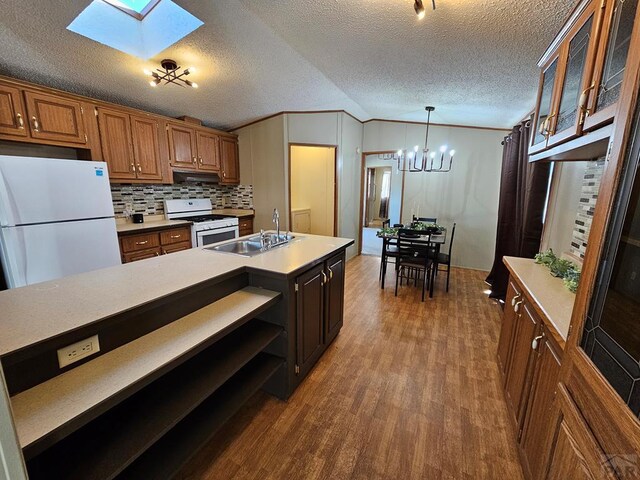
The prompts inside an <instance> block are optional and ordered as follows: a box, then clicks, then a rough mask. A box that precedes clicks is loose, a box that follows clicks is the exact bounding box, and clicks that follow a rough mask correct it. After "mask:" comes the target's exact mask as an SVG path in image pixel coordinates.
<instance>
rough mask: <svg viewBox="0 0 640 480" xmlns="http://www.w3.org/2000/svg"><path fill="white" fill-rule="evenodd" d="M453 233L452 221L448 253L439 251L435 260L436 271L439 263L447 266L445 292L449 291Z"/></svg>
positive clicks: (454, 232) (454, 228)
mask: <svg viewBox="0 0 640 480" xmlns="http://www.w3.org/2000/svg"><path fill="white" fill-rule="evenodd" d="M455 234H456V224H455V223H454V224H453V228H452V229H451V239H450V240H449V253H439V254H438V259H437V260H436V272H437V271H438V270H439V269H440V265H445V266H446V267H447V270H446V272H447V288H446V291H447V292H448V291H449V276H450V275H451V250H452V249H453V237H454V235H455ZM443 271H444V270H443Z"/></svg>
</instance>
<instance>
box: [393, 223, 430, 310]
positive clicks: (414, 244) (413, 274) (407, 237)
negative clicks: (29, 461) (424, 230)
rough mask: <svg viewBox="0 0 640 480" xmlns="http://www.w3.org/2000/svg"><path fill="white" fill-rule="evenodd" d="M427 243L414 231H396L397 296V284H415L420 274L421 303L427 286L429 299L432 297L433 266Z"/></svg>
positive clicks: (396, 293)
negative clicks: (405, 281) (404, 281)
mask: <svg viewBox="0 0 640 480" xmlns="http://www.w3.org/2000/svg"><path fill="white" fill-rule="evenodd" d="M429 245H430V244H429V242H428V241H424V240H421V239H420V237H419V236H418V235H417V234H416V231H415V230H410V229H405V228H401V229H400V230H398V257H397V258H396V289H395V296H396V297H397V296H398V284H401V283H402V280H403V279H405V280H407V284H409V283H410V282H411V280H413V282H414V285H416V284H417V282H418V279H419V278H420V274H422V301H423V302H424V294H425V291H426V288H427V286H429V298H431V297H433V272H434V271H433V266H434V262H433V260H432V259H431V258H429Z"/></svg>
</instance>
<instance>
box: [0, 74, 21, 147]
mask: <svg viewBox="0 0 640 480" xmlns="http://www.w3.org/2000/svg"><path fill="white" fill-rule="evenodd" d="M0 133H1V134H7V135H17V136H20V137H26V136H27V128H26V119H25V109H24V104H23V103H22V93H21V92H20V90H19V89H17V88H14V87H10V86H9V85H5V84H3V83H0Z"/></svg>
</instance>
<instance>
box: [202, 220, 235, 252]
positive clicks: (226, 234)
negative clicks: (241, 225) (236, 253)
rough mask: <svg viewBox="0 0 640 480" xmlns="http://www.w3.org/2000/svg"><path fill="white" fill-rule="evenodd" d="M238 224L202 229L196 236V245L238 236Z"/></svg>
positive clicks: (209, 243) (204, 244)
mask: <svg viewBox="0 0 640 480" xmlns="http://www.w3.org/2000/svg"><path fill="white" fill-rule="evenodd" d="M238 233H239V231H238V226H237V225H236V226H234V227H223V228H216V229H214V230H201V231H199V232H196V234H195V236H194V243H195V245H194V247H205V246H207V245H211V244H214V243H218V242H224V241H225V240H231V239H233V238H238V236H239V235H238Z"/></svg>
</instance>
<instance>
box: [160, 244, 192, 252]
mask: <svg viewBox="0 0 640 480" xmlns="http://www.w3.org/2000/svg"><path fill="white" fill-rule="evenodd" d="M190 248H191V242H190V241H189V242H182V243H174V244H171V245H166V246H163V247H162V254H163V255H168V254H170V253H175V252H181V251H183V250H189V249H190Z"/></svg>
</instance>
